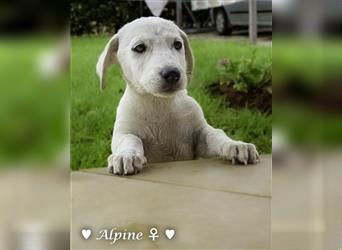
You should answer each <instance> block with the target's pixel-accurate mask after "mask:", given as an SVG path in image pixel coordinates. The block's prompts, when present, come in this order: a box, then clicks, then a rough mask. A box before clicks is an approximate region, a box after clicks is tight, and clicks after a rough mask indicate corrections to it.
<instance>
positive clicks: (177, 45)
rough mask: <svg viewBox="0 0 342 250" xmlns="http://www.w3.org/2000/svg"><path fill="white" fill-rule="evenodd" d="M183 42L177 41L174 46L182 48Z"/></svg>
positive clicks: (177, 48) (178, 48)
mask: <svg viewBox="0 0 342 250" xmlns="http://www.w3.org/2000/svg"><path fill="white" fill-rule="evenodd" d="M182 46H183V44H182V43H181V42H180V41H175V42H174V43H173V47H175V49H176V50H180V49H181V48H182Z"/></svg>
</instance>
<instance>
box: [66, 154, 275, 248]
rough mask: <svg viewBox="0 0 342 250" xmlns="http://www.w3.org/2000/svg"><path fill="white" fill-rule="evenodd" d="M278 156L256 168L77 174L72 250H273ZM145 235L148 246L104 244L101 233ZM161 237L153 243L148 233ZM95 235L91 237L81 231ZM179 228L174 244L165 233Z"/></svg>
mask: <svg viewBox="0 0 342 250" xmlns="http://www.w3.org/2000/svg"><path fill="white" fill-rule="evenodd" d="M271 168H272V159H271V156H262V160H261V163H260V164H258V165H254V166H248V167H245V166H232V165H230V164H229V163H227V162H224V161H222V160H219V159H209V160H208V159H207V160H197V161H186V162H170V163H161V164H151V165H150V166H149V167H148V168H146V169H145V171H143V173H142V174H139V175H135V176H129V177H118V176H112V175H109V174H108V173H107V170H106V169H105V168H97V169H88V170H83V171H78V172H73V173H72V229H71V246H72V249H110V248H111V249H113V248H114V249H133V248H134V249H270V241H271V218H270V214H271ZM115 227H116V228H117V229H118V230H121V231H124V229H127V231H130V232H132V231H134V232H139V231H141V232H143V239H142V240H141V241H119V242H116V243H115V244H110V243H109V241H104V240H101V241H97V240H96V237H97V236H98V232H99V230H100V229H104V228H106V229H111V228H115ZM151 227H155V228H157V229H158V230H159V236H160V237H159V238H158V239H157V240H156V241H152V240H151V239H150V238H148V235H149V230H150V228H151ZM83 228H89V229H91V230H92V232H93V234H92V236H91V237H90V238H89V239H88V240H85V239H83V238H82V236H81V230H82V229H83ZM167 228H172V229H175V230H176V234H175V236H174V238H173V239H172V240H169V239H167V238H166V237H165V235H164V230H165V229H167Z"/></svg>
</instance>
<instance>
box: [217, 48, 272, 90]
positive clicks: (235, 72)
mask: <svg viewBox="0 0 342 250" xmlns="http://www.w3.org/2000/svg"><path fill="white" fill-rule="evenodd" d="M218 70H219V74H220V84H221V85H232V86H233V88H234V89H235V90H236V91H238V92H244V93H247V92H248V91H249V90H250V89H252V88H258V89H260V88H265V89H267V91H269V92H271V88H270V87H271V82H272V63H271V60H270V59H267V60H263V61H261V60H257V59H256V50H253V51H252V54H251V56H250V57H242V58H240V59H238V60H228V59H226V58H223V59H220V60H219V62H218Z"/></svg>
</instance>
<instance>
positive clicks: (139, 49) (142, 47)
mask: <svg viewBox="0 0 342 250" xmlns="http://www.w3.org/2000/svg"><path fill="white" fill-rule="evenodd" d="M132 50H133V51H134V52H137V53H143V52H145V50H146V46H145V44H143V43H140V44H138V45H137V46H135V47H133V48H132Z"/></svg>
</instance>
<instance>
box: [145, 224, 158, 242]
mask: <svg viewBox="0 0 342 250" xmlns="http://www.w3.org/2000/svg"><path fill="white" fill-rule="evenodd" d="M157 234H158V230H157V228H155V227H152V228H151V229H150V235H149V236H148V237H149V238H151V239H152V240H153V241H155V240H156V238H159V235H157Z"/></svg>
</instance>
